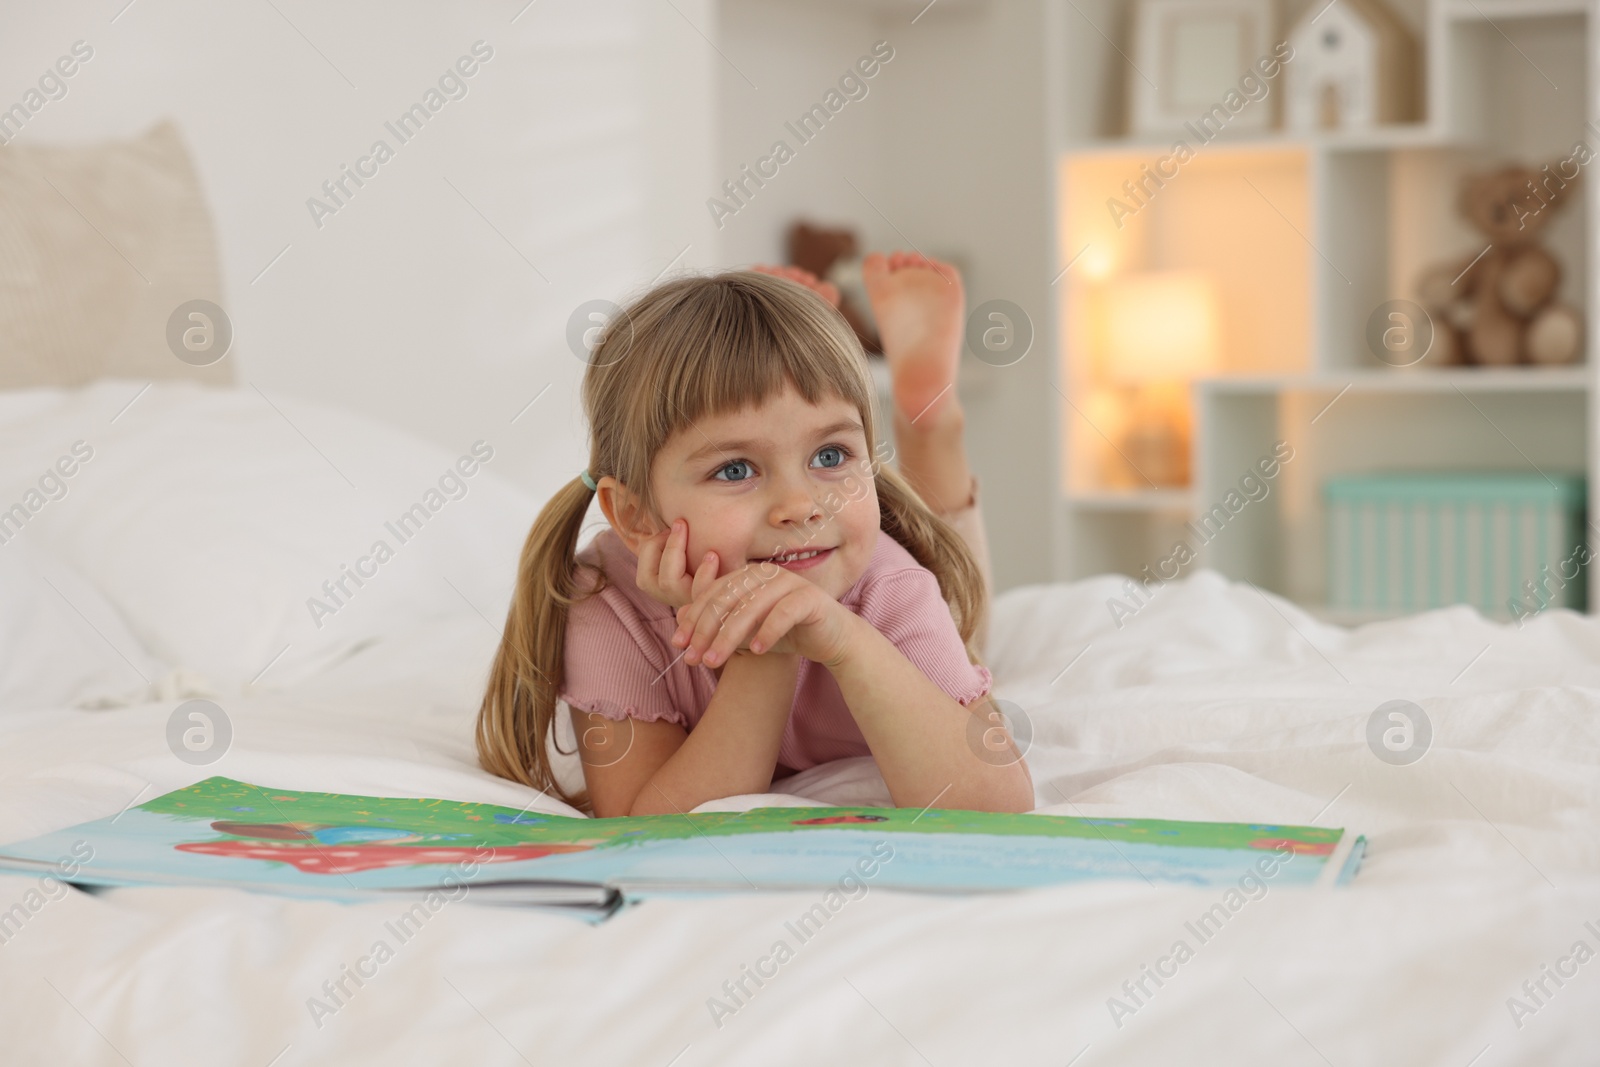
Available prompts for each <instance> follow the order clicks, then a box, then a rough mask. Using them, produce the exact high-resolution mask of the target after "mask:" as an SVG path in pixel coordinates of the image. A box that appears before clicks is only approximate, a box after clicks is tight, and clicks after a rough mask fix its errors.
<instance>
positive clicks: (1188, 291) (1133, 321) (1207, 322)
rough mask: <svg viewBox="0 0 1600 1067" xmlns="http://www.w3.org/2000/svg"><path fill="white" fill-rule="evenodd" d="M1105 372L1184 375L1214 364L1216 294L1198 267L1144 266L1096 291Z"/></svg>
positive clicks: (1128, 376) (1155, 377) (1129, 377)
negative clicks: (1157, 268)
mask: <svg viewBox="0 0 1600 1067" xmlns="http://www.w3.org/2000/svg"><path fill="white" fill-rule="evenodd" d="M1101 296H1102V301H1103V303H1102V314H1103V319H1102V327H1103V328H1102V345H1101V347H1102V350H1103V356H1104V360H1105V362H1104V367H1105V370H1106V374H1107V377H1109V378H1111V379H1112V380H1113V381H1119V382H1129V383H1145V382H1158V381H1173V380H1188V379H1190V378H1194V377H1196V376H1197V375H1201V374H1206V373H1209V372H1211V371H1212V370H1214V369H1215V368H1216V365H1217V348H1218V326H1217V293H1216V286H1215V284H1214V283H1213V282H1212V281H1211V278H1210V277H1209V276H1208V275H1206V274H1204V273H1202V272H1200V271H1176V270H1172V271H1147V272H1143V273H1139V274H1128V275H1124V276H1122V277H1120V278H1118V279H1116V280H1114V281H1112V282H1109V283H1107V285H1106V286H1105V288H1104V290H1103V292H1102V294H1101Z"/></svg>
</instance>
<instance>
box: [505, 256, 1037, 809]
mask: <svg viewBox="0 0 1600 1067" xmlns="http://www.w3.org/2000/svg"><path fill="white" fill-rule="evenodd" d="M864 268H865V277H866V281H867V286H868V293H869V296H870V297H871V299H872V304H873V308H874V311H875V313H876V316H877V318H878V325H879V328H880V333H881V334H882V336H883V340H884V347H885V354H886V356H887V357H888V360H889V363H890V366H891V370H892V373H893V380H894V393H895V423H896V439H897V441H898V442H899V443H900V445H901V449H902V455H901V457H900V458H901V462H902V464H903V465H904V466H905V468H906V470H907V472H908V474H911V473H913V472H914V474H915V480H916V481H917V483H918V488H920V489H922V490H923V492H925V493H927V494H928V495H929V497H930V499H933V500H934V501H935V503H936V504H937V505H938V506H939V507H940V510H941V511H942V512H943V513H945V514H947V515H949V516H951V518H952V519H954V520H956V525H959V526H961V527H962V528H963V531H964V532H965V535H966V536H967V538H968V539H969V540H971V541H974V542H976V543H977V545H978V547H979V549H980V550H982V548H983V546H982V543H981V542H982V535H981V529H982V528H981V522H979V521H978V520H977V514H976V481H975V480H970V481H968V480H967V479H968V478H969V477H970V476H968V475H967V473H966V460H965V455H964V452H963V451H962V448H961V444H960V432H961V430H960V427H961V415H960V409H959V405H958V404H957V403H956V401H955V396H954V393H953V388H952V387H953V386H954V379H955V368H956V362H957V358H958V356H959V351H960V343H961V329H962V323H961V316H962V302H963V297H962V292H961V282H960V279H959V277H958V276H957V275H956V273H955V272H954V271H953V270H952V269H951V268H949V267H948V266H945V265H943V264H938V263H935V262H932V261H929V260H927V259H924V258H923V257H921V256H918V255H909V254H902V253H897V254H896V255H894V256H893V257H889V258H886V257H884V256H882V255H879V254H876V253H875V254H874V255H872V256H869V257H868V259H867V261H866V263H865V265H864ZM837 298H838V294H837V291H836V290H834V289H833V287H832V286H829V285H825V284H822V283H818V282H817V281H816V279H815V278H813V277H811V276H810V275H807V274H805V273H804V272H800V271H796V270H793V269H787V268H774V269H764V270H762V271H733V272H728V273H724V274H719V275H716V276H713V277H688V278H680V279H677V280H674V281H670V282H667V283H664V284H662V285H660V286H657V287H656V288H654V289H652V290H651V291H649V292H648V293H646V294H645V295H644V296H642V297H640V298H639V299H637V300H636V301H635V302H634V303H633V304H632V305H631V306H629V307H628V308H627V309H625V310H624V311H623V312H622V313H620V314H619V315H617V316H616V318H615V319H614V320H613V321H612V323H611V324H609V325H608V327H607V328H606V330H605V331H604V333H603V334H602V336H601V338H600V340H599V342H598V343H597V344H596V346H595V348H594V350H593V352H592V354H591V356H590V361H589V368H588V370H587V372H586V374H585V377H584V382H583V399H584V408H585V412H586V414H587V415H588V421H589V425H590V428H591V430H590V432H591V445H590V452H589V455H590V462H589V468H588V470H586V471H585V472H584V473H583V475H582V476H581V478H576V479H574V480H573V481H572V482H571V483H570V484H569V485H567V486H566V487H564V488H563V489H562V490H560V491H559V492H558V493H557V494H556V495H555V497H554V498H553V499H552V500H551V501H550V502H549V503H548V504H547V505H546V506H545V508H544V510H543V511H542V512H541V513H540V515H539V518H538V519H537V521H536V522H535V523H534V526H533V529H532V531H531V532H530V533H529V535H528V539H527V542H526V544H525V545H524V547H523V551H522V559H521V563H520V565H519V568H518V575H517V587H516V591H515V594H514V596H513V599H512V604H511V609H510V612H509V615H508V617H507V620H506V627H505V632H504V638H503V640H502V642H501V645H500V649H499V652H498V653H497V654H496V656H495V661H494V666H493V669H492V671H491V675H490V681H489V688H488V692H487V693H486V695H485V696H484V700H483V706H482V708H481V709H480V711H479V715H478V729H477V744H478V754H479V758H480V760H481V761H482V763H483V765H484V766H485V767H486V768H487V769H488V770H490V771H491V772H493V773H495V774H498V775H500V776H502V777H505V778H509V779H512V780H515V781H519V782H523V783H526V784H529V785H533V786H535V787H537V788H539V789H542V790H547V791H551V792H553V793H554V794H555V795H558V796H560V797H562V798H563V799H564V800H566V801H567V802H568V803H571V804H573V805H574V806H575V807H578V808H580V809H583V810H590V811H592V813H593V814H594V815H595V816H597V817H608V816H616V815H630V814H631V815H645V814H660V813H671V812H685V811H688V810H689V809H691V808H694V807H696V806H697V805H699V804H701V803H704V802H705V801H707V800H713V799H717V798H720V797H725V796H732V795H736V794H741V793H763V792H767V791H769V789H770V788H771V787H772V783H773V781H774V778H775V777H776V778H781V777H784V776H786V775H788V774H791V773H794V772H796V771H799V770H803V769H805V768H808V767H812V766H816V765H818V764H821V763H826V762H829V761H832V760H837V759H843V758H847V757H851V756H865V755H871V756H873V757H874V759H875V760H876V763H877V766H878V769H879V771H880V772H881V774H882V776H883V780H884V783H885V785H886V786H887V787H888V790H889V794H890V796H891V798H892V799H893V801H894V803H895V804H896V805H898V806H901V807H928V806H932V805H934V804H935V803H937V804H939V806H941V807H946V808H966V809H975V810H991V811H1027V810H1030V809H1031V808H1032V807H1033V785H1032V780H1031V778H1030V776H1029V774H1028V770H1027V766H1026V764H1025V763H1024V762H1023V761H1022V759H1021V756H1020V754H1017V753H1016V750H1015V747H1014V745H1013V744H1012V742H1011V739H1010V736H1009V734H1008V733H1006V732H1005V726H1004V720H1003V719H1002V718H1001V716H1000V715H999V713H998V712H997V711H995V709H994V708H993V705H992V702H991V701H990V700H989V697H988V693H989V689H990V685H991V683H992V678H991V676H990V674H989V671H988V670H987V669H986V668H985V667H983V666H982V665H981V663H979V661H978V657H977V655H976V654H975V652H974V651H973V641H974V637H975V635H976V634H978V633H979V632H980V626H981V624H982V622H983V616H984V613H985V610H986V599H987V589H986V588H985V585H986V579H987V573H986V571H985V570H984V569H981V568H982V567H984V566H986V563H987V561H986V560H981V559H978V558H975V557H974V553H973V551H972V550H971V549H970V548H969V547H968V544H967V542H966V541H963V536H962V533H958V532H957V529H955V528H954V527H953V526H952V523H951V522H947V521H946V520H945V519H944V518H941V517H940V515H938V514H936V513H935V512H934V511H933V510H930V508H929V506H928V504H926V503H924V502H923V499H922V497H921V496H919V494H918V492H917V490H915V489H913V488H912V487H911V484H909V483H908V482H907V480H906V479H905V478H903V477H902V476H901V475H900V474H898V473H896V472H895V471H894V470H893V469H892V468H890V467H888V466H885V465H884V462H883V461H884V459H885V458H886V456H887V453H888V452H889V449H887V448H880V446H879V442H878V439H877V431H876V428H875V426H874V423H873V410H874V409H873V399H872V398H873V390H872V385H871V377H870V374H869V372H868V370H867V364H866V359H865V356H864V354H863V353H862V350H861V347H860V344H859V343H858V341H857V340H856V337H855V334H854V333H853V332H852V331H851V329H850V327H849V326H848V325H847V324H846V322H845V320H844V318H843V317H842V316H841V315H840V314H839V313H838V311H837V310H836V307H832V306H830V304H835V305H836V303H837ZM952 460H953V461H954V462H950V461H952ZM956 479H960V480H961V481H962V485H961V487H960V489H959V490H958V489H954V488H953V486H952V484H951V483H952V481H954V480H956ZM962 490H964V491H965V492H964V493H963V492H962ZM594 498H598V501H599V504H600V508H601V510H602V511H603V512H604V513H605V517H606V520H607V522H608V523H609V528H608V529H606V530H604V531H602V532H601V533H600V534H599V535H598V536H596V537H595V539H594V541H593V543H592V544H590V545H589V546H588V547H587V548H585V549H584V551H583V552H581V553H576V554H575V549H576V546H577V540H578V535H579V531H580V527H581V526H582V523H583V520H584V517H585V514H586V513H587V511H588V508H589V504H590V501H591V499H594ZM558 698H559V699H561V700H563V701H565V702H566V704H567V705H568V707H569V708H570V709H571V715H572V720H573V727H574V730H575V732H576V734H577V737H578V750H579V755H580V758H581V760H582V764H583V773H584V780H585V784H586V786H587V788H586V789H585V790H584V791H582V792H580V793H579V794H578V795H577V796H567V794H566V792H565V791H564V790H562V789H561V787H560V786H559V785H558V784H557V782H556V780H555V776H554V774H553V772H552V769H551V766H550V761H549V756H548V754H547V749H546V745H547V744H548V741H549V735H550V730H551V727H552V723H553V720H554V716H555V712H556V701H557V699H558ZM997 737H998V739H999V743H1000V746H1002V747H1003V749H1004V750H1005V751H1004V752H1003V753H1002V755H1003V756H1005V758H1000V759H997V758H996V751H995V750H996V738H997ZM1007 753H1009V755H1006V754H1007Z"/></svg>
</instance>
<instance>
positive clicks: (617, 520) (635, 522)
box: [595, 474, 661, 555]
mask: <svg viewBox="0 0 1600 1067" xmlns="http://www.w3.org/2000/svg"><path fill="white" fill-rule="evenodd" d="M595 497H596V498H597V499H598V500H599V501H600V510H601V511H603V512H605V516H606V521H607V522H609V523H610V524H611V528H612V529H613V530H615V531H616V532H617V536H618V537H620V538H622V543H623V544H625V545H627V546H628V551H630V552H632V553H633V554H634V555H638V554H639V546H640V545H642V544H644V542H645V541H647V540H649V539H650V538H651V537H654V536H655V535H656V534H658V533H660V532H661V527H660V524H658V523H657V522H656V521H655V516H653V515H651V514H650V512H649V509H647V508H646V507H645V506H644V503H643V501H641V500H640V499H639V496H638V494H636V493H634V492H633V491H632V490H631V489H629V488H628V487H627V486H625V485H623V484H622V483H621V482H619V481H617V480H616V479H615V478H613V477H611V475H609V474H607V475H604V476H603V477H602V478H601V479H600V481H599V484H598V488H597V489H595Z"/></svg>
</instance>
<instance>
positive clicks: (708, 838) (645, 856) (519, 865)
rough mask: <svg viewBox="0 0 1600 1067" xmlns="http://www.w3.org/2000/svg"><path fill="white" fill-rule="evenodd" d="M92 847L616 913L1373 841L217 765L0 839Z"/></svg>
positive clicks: (284, 880) (220, 881)
mask: <svg viewBox="0 0 1600 1067" xmlns="http://www.w3.org/2000/svg"><path fill="white" fill-rule="evenodd" d="M82 842H87V844H88V845H89V846H91V847H92V850H93V856H92V858H91V859H90V860H88V861H87V862H85V863H83V864H82V866H81V869H79V870H78V871H77V873H76V874H75V875H74V877H73V878H72V879H71V880H72V881H74V882H78V883H82V884H98V885H138V884H191V885H231V886H238V887H241V888H247V889H254V890H257V891H265V892H284V893H290V894H295V895H312V896H324V897H329V898H334V899H347V900H348V899H371V895H372V894H374V893H381V892H422V891H427V890H431V889H436V888H438V887H440V886H443V885H451V886H457V887H459V886H463V885H465V886H467V887H468V888H469V889H470V890H471V894H470V895H472V896H474V897H475V898H476V899H479V900H482V901H485V902H490V901H494V902H505V903H526V904H538V905H558V904H563V903H565V904H567V905H569V906H571V907H573V908H579V909H582V908H590V909H593V908H597V907H601V906H602V905H603V906H604V907H605V908H606V909H614V908H615V906H616V905H617V903H618V901H619V900H620V899H621V896H620V895H621V894H626V895H627V896H628V897H629V898H633V899H641V898H645V897H648V896H651V895H660V894H669V893H670V894H682V893H707V892H742V891H746V892H747V891H750V890H759V889H807V888H822V887H827V886H831V885H833V884H835V883H836V882H838V881H840V879H841V877H842V876H849V872H851V871H858V872H861V875H865V874H866V870H867V867H868V866H870V868H871V871H872V873H871V874H870V875H867V877H870V879H871V883H872V885H874V886H879V887H884V888H893V889H902V890H913V891H922V892H946V893H948V892H978V891H992V890H1009V889H1025V888H1030V887H1035V886H1046V885H1059V884H1063V883H1071V882H1078V881H1087V880H1100V879H1115V878H1121V879H1132V880H1142V881H1145V882H1149V883H1152V884H1162V883H1165V884H1177V885H1203V886H1216V885H1225V884H1228V883H1231V882H1234V881H1236V880H1237V879H1238V878H1239V877H1240V876H1241V874H1243V873H1245V872H1247V871H1249V870H1251V869H1264V866H1263V865H1266V864H1269V863H1270V864H1271V865H1272V867H1273V872H1274V876H1275V881H1276V883H1277V884H1290V885H1315V884H1333V883H1334V882H1335V881H1348V880H1349V878H1350V877H1352V876H1353V875H1354V873H1355V870H1356V867H1357V865H1358V864H1359V862H1360V856H1361V852H1360V847H1361V846H1362V845H1364V840H1363V839H1361V838H1359V837H1358V836H1356V835H1353V834H1347V833H1346V832H1345V831H1343V830H1340V829H1329V828H1324V827H1313V826H1286V825H1276V824H1268V823H1203V822H1183V821H1176V820H1161V819H1087V818H1075V817H1069V816H1060V815H1035V814H1011V813H994V812H972V811H955V810H939V809H928V810H925V811H919V810H917V809H914V808H861V807H845V808H827V809H823V810H822V811H820V812H819V810H818V809H817V808H815V807H810V808H755V809H752V810H749V811H743V812H704V813H698V814H688V815H652V816H641V817H631V818H617V819H590V818H581V817H572V816H565V815H553V814H545V813H540V812H531V811H527V810H523V811H517V810H515V809H512V808H507V807H501V806H499V805H493V804H475V803H468V802H461V801H451V800H438V799H417V798H409V797H367V796H351V795H344V794H338V793H313V792H298V791H293V790H273V789H266V788H263V787H260V786H256V785H252V784H250V783H247V782H239V781H234V780H232V779H229V778H222V777H214V778H208V779H205V780H203V781H200V782H196V783H195V784H193V785H191V786H187V787H185V788H183V789H178V790H175V791H173V792H171V793H167V794H165V795H163V796H159V797H156V798H155V799H153V800H150V801H147V802H145V803H143V804H140V805H137V806H135V807H131V808H129V809H127V810H126V811H124V812H123V813H121V814H120V815H118V816H115V817H112V818H108V819H101V820H98V821H95V822H89V823H84V824H82V825H79V826H76V827H72V828H70V829H66V830H61V831H58V832H56V833H53V834H46V835H44V836H42V837H38V838H34V839H33V840H31V841H25V842H20V843H17V844H13V845H9V846H5V847H0V869H5V868H11V869H30V870H38V869H42V868H43V867H45V866H46V865H48V864H50V863H51V862H53V861H56V860H58V859H59V857H61V856H63V855H65V854H67V853H68V852H69V850H71V849H73V848H74V846H75V845H77V844H78V843H82ZM605 913H606V914H609V910H607V911H606V912H605Z"/></svg>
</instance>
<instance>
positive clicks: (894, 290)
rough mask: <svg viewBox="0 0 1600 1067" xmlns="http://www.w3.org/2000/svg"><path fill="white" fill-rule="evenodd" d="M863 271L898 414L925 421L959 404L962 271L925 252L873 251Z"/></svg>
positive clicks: (963, 305) (963, 310)
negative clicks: (925, 254) (957, 387)
mask: <svg viewBox="0 0 1600 1067" xmlns="http://www.w3.org/2000/svg"><path fill="white" fill-rule="evenodd" d="M861 275H862V280H863V282H864V283H865V284H866V287H867V297H868V299H870V300H871V301H872V313H873V315H874V316H875V317H876V318H877V320H878V334H879V336H880V337H882V339H883V354H884V357H885V358H886V359H888V361H889V373H890V375H891V377H892V379H893V381H894V405H895V410H896V412H897V413H898V414H899V415H900V416H902V417H903V418H904V419H905V420H906V421H907V422H908V423H917V424H919V425H921V424H923V423H924V421H925V420H935V419H938V418H939V417H940V416H943V415H945V414H946V413H947V412H949V411H950V410H951V409H952V408H954V407H958V406H959V405H958V403H957V400H956V391H955V384H956V366H957V364H958V363H959V362H960V359H961V330H962V317H963V316H964V315H965V314H966V293H965V291H964V290H963V288H962V285H961V275H960V274H958V273H957V272H956V270H955V268H954V267H951V266H950V265H949V264H947V263H940V262H939V261H938V260H934V259H928V258H927V257H926V256H924V255H922V254H921V253H920V252H895V253H893V254H892V255H889V256H885V255H884V254H883V253H882V252H873V253H872V254H871V255H869V256H867V258H866V260H865V261H864V262H863V263H862V265H861Z"/></svg>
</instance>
